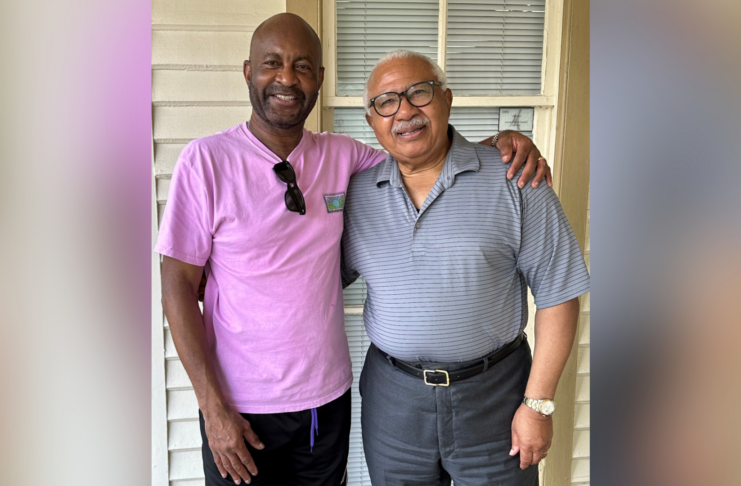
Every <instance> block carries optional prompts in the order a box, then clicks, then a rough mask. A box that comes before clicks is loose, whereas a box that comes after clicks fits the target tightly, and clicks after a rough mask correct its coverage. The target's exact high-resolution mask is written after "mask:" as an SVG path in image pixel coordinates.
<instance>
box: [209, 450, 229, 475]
mask: <svg viewBox="0 0 741 486" xmlns="http://www.w3.org/2000/svg"><path fill="white" fill-rule="evenodd" d="M213 454H214V463H215V464H216V468H217V469H218V470H219V474H221V477H222V478H225V479H226V475H227V474H228V473H229V471H227V469H226V468H225V467H224V464H223V463H222V462H221V456H220V455H219V454H216V453H213Z"/></svg>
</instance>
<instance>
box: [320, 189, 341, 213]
mask: <svg viewBox="0 0 741 486" xmlns="http://www.w3.org/2000/svg"><path fill="white" fill-rule="evenodd" d="M324 204H326V205H327V212H328V213H336V212H338V211H342V210H343V209H344V208H345V193H344V192H338V193H336V194H324Z"/></svg>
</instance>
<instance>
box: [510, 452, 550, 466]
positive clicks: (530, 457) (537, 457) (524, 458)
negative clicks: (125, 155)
mask: <svg viewBox="0 0 741 486" xmlns="http://www.w3.org/2000/svg"><path fill="white" fill-rule="evenodd" d="M509 455H510V456H511V455H513V454H512V452H511V451H510V454H509ZM547 455H548V449H534V450H531V449H528V448H522V449H521V450H520V469H526V468H528V467H530V466H532V465H535V464H538V463H539V462H540V461H542V460H543V459H545V457H546V456H547Z"/></svg>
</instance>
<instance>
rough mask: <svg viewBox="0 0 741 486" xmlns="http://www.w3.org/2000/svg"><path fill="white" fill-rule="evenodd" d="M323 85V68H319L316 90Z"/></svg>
mask: <svg viewBox="0 0 741 486" xmlns="http://www.w3.org/2000/svg"><path fill="white" fill-rule="evenodd" d="M323 83H324V67H320V68H319V86H318V87H317V89H319V88H321V87H322V84H323Z"/></svg>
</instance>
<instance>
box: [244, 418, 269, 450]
mask: <svg viewBox="0 0 741 486" xmlns="http://www.w3.org/2000/svg"><path fill="white" fill-rule="evenodd" d="M242 436H243V437H244V438H245V440H246V441H247V443H248V444H249V445H251V446H252V447H254V448H255V449H258V450H262V449H264V448H265V444H263V443H262V442H260V439H259V438H258V437H257V434H256V433H255V431H254V430H252V426H251V425H250V423H249V422H248V421H247V420H245V421H244V427H243V430H242Z"/></svg>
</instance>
